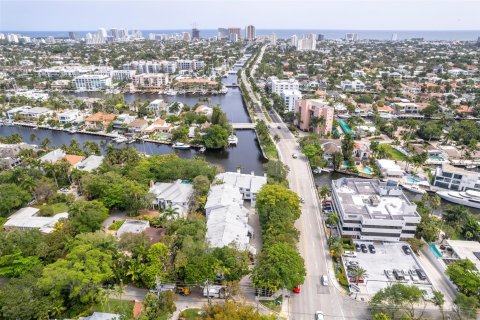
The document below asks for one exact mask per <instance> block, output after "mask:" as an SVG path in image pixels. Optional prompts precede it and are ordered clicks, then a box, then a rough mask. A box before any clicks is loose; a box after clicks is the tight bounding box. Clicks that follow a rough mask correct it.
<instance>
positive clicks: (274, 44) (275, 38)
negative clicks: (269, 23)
mask: <svg viewBox="0 0 480 320" xmlns="http://www.w3.org/2000/svg"><path fill="white" fill-rule="evenodd" d="M270 43H271V44H272V45H273V46H276V45H277V35H276V34H275V32H272V35H271V36H270Z"/></svg>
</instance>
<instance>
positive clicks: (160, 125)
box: [143, 119, 172, 133]
mask: <svg viewBox="0 0 480 320" xmlns="http://www.w3.org/2000/svg"><path fill="white" fill-rule="evenodd" d="M170 130H172V125H171V124H169V123H168V122H166V121H165V120H163V119H157V120H155V121H154V122H153V123H152V124H151V125H149V126H148V127H146V128H145V129H144V130H143V132H145V133H153V132H163V133H167V132H170Z"/></svg>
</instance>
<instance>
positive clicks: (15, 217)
mask: <svg viewBox="0 0 480 320" xmlns="http://www.w3.org/2000/svg"><path fill="white" fill-rule="evenodd" d="M39 211H40V209H38V208H32V207H26V208H22V209H20V210H18V211H17V212H15V213H14V214H12V215H11V216H9V217H8V220H7V222H5V224H4V225H3V228H4V229H5V230H14V229H17V230H32V229H37V230H39V231H40V232H42V233H51V232H53V231H54V230H55V224H57V222H58V221H59V220H60V219H62V218H63V219H66V218H68V213H67V212H62V213H58V214H56V215H54V216H52V217H42V216H39V215H38V213H39Z"/></svg>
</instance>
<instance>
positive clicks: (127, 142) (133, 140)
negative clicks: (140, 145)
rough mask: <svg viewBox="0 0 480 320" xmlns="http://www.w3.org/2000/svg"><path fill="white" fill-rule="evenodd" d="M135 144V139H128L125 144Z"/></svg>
mask: <svg viewBox="0 0 480 320" xmlns="http://www.w3.org/2000/svg"><path fill="white" fill-rule="evenodd" d="M134 142H135V138H131V139H128V140H127V141H126V142H125V143H126V144H131V143H134Z"/></svg>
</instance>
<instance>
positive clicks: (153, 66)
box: [122, 60, 177, 74]
mask: <svg viewBox="0 0 480 320" xmlns="http://www.w3.org/2000/svg"><path fill="white" fill-rule="evenodd" d="M122 68H123V70H136V71H137V73H139V74H140V73H163V72H166V73H175V72H176V71H177V63H176V62H175V61H143V60H142V61H132V62H130V63H125V64H123V65H122Z"/></svg>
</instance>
